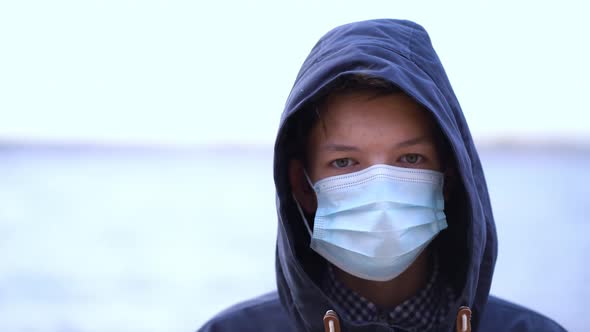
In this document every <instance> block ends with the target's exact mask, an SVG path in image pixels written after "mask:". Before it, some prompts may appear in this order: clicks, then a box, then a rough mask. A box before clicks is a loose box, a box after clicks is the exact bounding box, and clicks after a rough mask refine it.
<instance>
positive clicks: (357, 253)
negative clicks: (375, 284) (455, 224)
mask: <svg viewBox="0 0 590 332" xmlns="http://www.w3.org/2000/svg"><path fill="white" fill-rule="evenodd" d="M305 176H306V177H307V180H308V182H309V183H310V185H311V186H312V187H313V189H314V190H315V192H316V195H317V202H318V208H317V211H316V214H315V219H314V225H313V232H312V230H311V228H310V227H309V224H308V222H307V219H306V218H305V215H304V214H303V211H302V210H301V207H300V206H299V203H297V207H298V209H299V213H300V214H301V216H302V217H303V219H304V222H305V225H306V227H307V230H308V231H309V233H310V235H311V248H312V249H313V250H315V251H316V252H317V253H318V254H320V255H321V256H322V257H324V258H325V259H327V260H328V261H329V262H331V263H332V264H334V265H335V266H337V267H339V268H340V269H342V270H344V271H346V272H348V273H350V274H352V275H354V276H357V277H359V278H362V279H367V280H374V281H387V280H391V279H393V278H395V277H397V276H398V275H400V274H401V273H402V272H404V271H405V270H406V269H407V268H408V267H409V266H410V265H411V264H412V263H413V262H414V261H415V260H416V258H417V257H418V256H419V255H420V253H421V252H422V251H423V250H424V249H425V248H426V247H427V246H428V244H429V243H430V241H432V240H433V239H434V237H435V236H436V235H437V234H438V233H439V232H440V231H441V230H443V229H445V228H447V222H446V216H445V213H444V197H443V181H444V175H443V174H442V173H440V172H436V171H431V170H421V169H412V168H400V167H395V166H389V165H374V166H371V167H368V168H366V169H363V170H361V171H358V172H355V173H349V174H343V175H338V176H333V177H328V178H325V179H322V180H320V181H318V182H316V183H315V184H312V183H311V181H310V179H309V177H308V176H307V173H306V174H305ZM296 202H297V201H296Z"/></svg>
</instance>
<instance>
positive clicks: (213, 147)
mask: <svg viewBox="0 0 590 332" xmlns="http://www.w3.org/2000/svg"><path fill="white" fill-rule="evenodd" d="M475 143H476V146H477V148H478V149H481V150H523V149H524V150H543V151H548V150H549V151H551V150H553V151H554V150H561V151H572V152H588V153H590V141H586V140H570V141H567V140H565V139H556V140H550V139H532V138H487V139H479V140H478V139H475ZM6 149H41V150H60V151H65V150H78V151H79V150H95V151H113V150H121V151H137V152H140V151H143V152H150V151H152V152H166V151H168V152H175V151H176V152H183V151H185V152H190V151H208V152H214V151H219V152H224V151H228V152H229V151H244V152H247V151H251V152H268V153H272V152H273V149H274V147H273V145H272V144H240V143H210V144H206V143H203V144H178V143H162V142H110V141H80V140H79V141H68V140H41V139H2V138H0V152H1V151H2V150H6Z"/></svg>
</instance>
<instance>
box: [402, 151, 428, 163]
mask: <svg viewBox="0 0 590 332" xmlns="http://www.w3.org/2000/svg"><path fill="white" fill-rule="evenodd" d="M422 159H423V157H422V156H421V155H419V154H416V153H408V154H406V155H403V156H402V157H401V159H400V160H401V161H402V162H404V163H408V164H417V163H419V162H420V161H422Z"/></svg>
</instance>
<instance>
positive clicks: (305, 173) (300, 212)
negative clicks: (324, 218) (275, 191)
mask: <svg viewBox="0 0 590 332" xmlns="http://www.w3.org/2000/svg"><path fill="white" fill-rule="evenodd" d="M303 174H304V175H305V179H306V180H307V183H309V185H310V187H311V188H312V189H313V183H312V182H311V179H310V178H309V175H307V171H306V170H305V169H304V170H303ZM291 195H292V196H293V200H294V201H295V205H297V210H298V211H299V214H300V215H301V218H303V223H304V224H305V228H307V232H308V233H309V236H310V237H311V236H312V231H311V227H309V222H308V221H307V218H305V213H303V209H302V208H301V205H300V204H299V201H297V198H295V194H293V193H291Z"/></svg>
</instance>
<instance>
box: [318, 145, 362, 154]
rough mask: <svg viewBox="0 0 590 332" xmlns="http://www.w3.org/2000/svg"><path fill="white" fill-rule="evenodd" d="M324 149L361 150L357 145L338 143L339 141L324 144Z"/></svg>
mask: <svg viewBox="0 0 590 332" xmlns="http://www.w3.org/2000/svg"><path fill="white" fill-rule="evenodd" d="M322 149H324V150H329V151H335V152H346V151H359V150H360V149H359V148H358V147H356V146H352V145H345V144H337V143H328V144H323V145H322Z"/></svg>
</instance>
